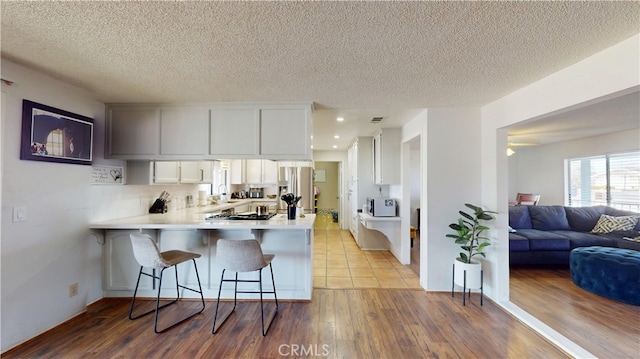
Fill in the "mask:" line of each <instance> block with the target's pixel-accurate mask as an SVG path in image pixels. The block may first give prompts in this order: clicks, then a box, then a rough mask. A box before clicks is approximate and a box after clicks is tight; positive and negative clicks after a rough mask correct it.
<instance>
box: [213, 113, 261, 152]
mask: <svg viewBox="0 0 640 359" xmlns="http://www.w3.org/2000/svg"><path fill="white" fill-rule="evenodd" d="M259 115H260V111H259V109H258V108H256V107H240V108H235V107H233V108H226V107H221V108H216V107H214V108H213V109H212V110H211V132H210V136H209V137H210V149H209V151H210V152H209V153H210V154H212V155H215V156H223V158H226V157H228V156H245V157H249V156H251V157H255V156H256V155H258V154H259V148H258V144H259V138H258V133H259V131H260V127H259V125H260V124H259Z"/></svg>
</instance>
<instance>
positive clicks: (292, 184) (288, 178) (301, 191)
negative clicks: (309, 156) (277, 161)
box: [278, 167, 315, 213]
mask: <svg viewBox="0 0 640 359" xmlns="http://www.w3.org/2000/svg"><path fill="white" fill-rule="evenodd" d="M285 193H293V194H294V195H295V196H302V198H301V199H300V201H299V202H298V207H302V208H304V213H314V207H315V200H314V190H313V167H280V168H278V212H280V213H285V212H286V210H287V204H286V203H285V202H284V201H283V200H281V199H280V197H282V195H283V194H285Z"/></svg>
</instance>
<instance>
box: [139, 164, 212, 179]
mask: <svg viewBox="0 0 640 359" xmlns="http://www.w3.org/2000/svg"><path fill="white" fill-rule="evenodd" d="M126 178H127V184H188V183H212V181H213V161H127V177H126Z"/></svg>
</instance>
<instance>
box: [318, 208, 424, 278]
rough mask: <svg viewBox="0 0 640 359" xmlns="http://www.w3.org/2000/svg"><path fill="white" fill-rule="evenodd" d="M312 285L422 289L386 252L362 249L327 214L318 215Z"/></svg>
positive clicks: (410, 271) (410, 272) (412, 275)
mask: <svg viewBox="0 0 640 359" xmlns="http://www.w3.org/2000/svg"><path fill="white" fill-rule="evenodd" d="M313 275H314V278H313V286H314V288H393V289H422V288H421V287H420V283H419V278H418V275H417V274H416V273H415V272H414V270H413V269H412V268H411V267H410V266H405V265H402V264H400V262H398V260H397V259H396V258H395V257H394V256H393V254H391V252H389V251H362V250H360V247H358V245H357V244H356V242H355V241H354V240H353V237H352V236H351V233H350V232H349V231H348V230H341V229H340V227H339V224H338V223H335V222H333V221H332V218H331V215H330V214H320V213H319V214H318V215H317V217H316V222H315V244H314V253H313Z"/></svg>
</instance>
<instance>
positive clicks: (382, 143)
mask: <svg viewBox="0 0 640 359" xmlns="http://www.w3.org/2000/svg"><path fill="white" fill-rule="evenodd" d="M400 146H401V133H400V129H399V128H383V129H382V130H380V131H378V132H377V133H376V134H375V135H374V136H373V140H372V147H371V148H372V150H371V152H372V159H373V172H372V173H373V181H374V183H375V184H378V185H382V184H400Z"/></svg>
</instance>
